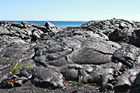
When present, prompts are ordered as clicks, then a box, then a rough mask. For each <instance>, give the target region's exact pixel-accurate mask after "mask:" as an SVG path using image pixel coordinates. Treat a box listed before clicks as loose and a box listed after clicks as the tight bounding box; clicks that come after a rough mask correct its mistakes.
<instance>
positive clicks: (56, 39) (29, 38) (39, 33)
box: [0, 19, 140, 93]
mask: <svg viewBox="0 0 140 93" xmlns="http://www.w3.org/2000/svg"><path fill="white" fill-rule="evenodd" d="M139 47H140V22H136V21H128V20H123V19H110V20H102V21H89V22H87V23H85V24H83V25H81V26H80V27H68V28H59V27H56V26H55V25H53V24H51V23H49V22H46V24H45V25H44V26H43V25H38V24H32V23H27V22H21V23H15V22H0V91H1V93H23V92H25V93H100V92H109V93H112V92H113V93H120V92H126V93H139V91H140V48H139ZM13 59H14V60H15V61H16V62H17V61H18V62H19V65H23V64H33V65H32V66H27V67H22V68H19V69H17V71H16V72H15V75H14V76H13V79H14V81H13V82H12V83H8V82H6V81H5V80H7V79H8V78H10V75H9V72H10V71H11V67H12V62H13ZM79 76H82V84H81V85H80V87H79V88H78V86H77V83H78V82H77V81H78V77H79Z"/></svg>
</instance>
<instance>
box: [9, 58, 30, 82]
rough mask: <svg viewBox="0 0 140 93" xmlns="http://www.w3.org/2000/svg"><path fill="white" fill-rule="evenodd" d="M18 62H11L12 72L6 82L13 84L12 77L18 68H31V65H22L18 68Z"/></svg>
mask: <svg viewBox="0 0 140 93" xmlns="http://www.w3.org/2000/svg"><path fill="white" fill-rule="evenodd" d="M18 63H19V62H16V63H15V61H14V60H13V64H12V71H11V72H10V80H7V81H8V82H10V83H11V82H13V79H12V76H13V75H14V72H15V71H16V70H17V69H18V68H20V67H25V66H31V65H32V64H24V65H20V66H18Z"/></svg>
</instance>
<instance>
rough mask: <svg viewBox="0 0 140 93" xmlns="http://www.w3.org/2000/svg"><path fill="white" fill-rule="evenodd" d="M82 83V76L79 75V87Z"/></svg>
mask: <svg viewBox="0 0 140 93" xmlns="http://www.w3.org/2000/svg"><path fill="white" fill-rule="evenodd" d="M81 83H82V76H80V75H79V78H78V88H79V87H80V85H81Z"/></svg>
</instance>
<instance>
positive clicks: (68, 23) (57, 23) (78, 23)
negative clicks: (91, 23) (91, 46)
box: [10, 21, 87, 28]
mask: <svg viewBox="0 0 140 93" xmlns="http://www.w3.org/2000/svg"><path fill="white" fill-rule="evenodd" d="M10 22H17V23H21V22H22V21H10ZM25 22H29V23H35V24H40V25H45V23H46V22H47V21H25ZM48 22H50V23H52V24H54V25H55V26H57V27H63V28H66V27H77V26H81V25H82V24H85V23H86V22H87V21H48Z"/></svg>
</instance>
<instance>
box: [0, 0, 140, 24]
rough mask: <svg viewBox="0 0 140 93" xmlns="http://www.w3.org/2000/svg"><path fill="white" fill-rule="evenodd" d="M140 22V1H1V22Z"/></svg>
mask: <svg viewBox="0 0 140 93" xmlns="http://www.w3.org/2000/svg"><path fill="white" fill-rule="evenodd" d="M112 18H122V19H127V20H140V0H0V20H21V21H22V20H26V21H33V20H35V21H89V20H105V19H112Z"/></svg>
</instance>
